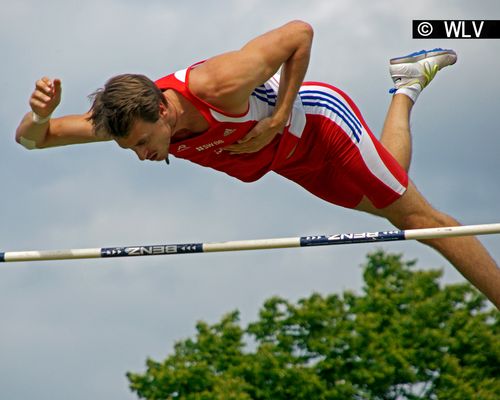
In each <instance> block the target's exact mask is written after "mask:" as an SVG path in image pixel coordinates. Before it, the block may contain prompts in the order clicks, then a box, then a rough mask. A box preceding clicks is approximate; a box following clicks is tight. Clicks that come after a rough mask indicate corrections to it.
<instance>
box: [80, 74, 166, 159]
mask: <svg viewBox="0 0 500 400" xmlns="http://www.w3.org/2000/svg"><path fill="white" fill-rule="evenodd" d="M90 97H91V98H93V103H92V107H91V109H90V117H89V120H90V121H91V123H92V125H93V127H94V130H95V132H105V133H107V134H109V135H110V136H111V137H113V139H114V140H115V141H116V142H117V143H118V144H119V145H120V146H121V147H123V148H126V149H131V150H133V151H134V152H135V153H136V154H137V156H138V157H139V159H141V160H145V159H148V160H164V159H166V157H167V156H168V147H169V144H170V137H171V135H172V131H171V126H170V123H169V120H170V118H168V116H167V115H168V111H167V108H168V107H167V101H166V99H165V96H164V95H163V93H162V91H161V90H160V89H159V88H158V87H157V86H156V85H155V84H154V82H153V81H151V80H150V79H148V78H147V77H145V76H143V75H134V74H124V75H118V76H115V77H113V78H111V79H110V80H108V81H107V82H106V84H105V85H104V88H103V89H99V90H97V91H96V92H94V93H93V94H92V95H91V96H90ZM166 116H167V117H166Z"/></svg>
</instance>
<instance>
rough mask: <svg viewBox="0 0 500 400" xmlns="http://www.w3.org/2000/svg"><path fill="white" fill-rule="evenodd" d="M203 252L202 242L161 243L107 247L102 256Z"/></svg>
mask: <svg viewBox="0 0 500 400" xmlns="http://www.w3.org/2000/svg"><path fill="white" fill-rule="evenodd" d="M186 253H203V244H202V243H189V244H163V245H162V244H160V245H152V246H127V247H105V248H102V249H101V257H103V258H107V257H133V256H160V255H167V254H186Z"/></svg>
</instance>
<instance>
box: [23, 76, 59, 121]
mask: <svg viewBox="0 0 500 400" xmlns="http://www.w3.org/2000/svg"><path fill="white" fill-rule="evenodd" d="M60 102H61V80H59V79H54V80H53V81H51V80H50V79H49V78H47V77H43V78H42V79H39V80H38V81H36V84H35V91H34V92H33V93H32V94H31V97H30V107H31V109H32V110H33V112H34V113H35V114H37V115H39V116H40V117H42V118H45V117H47V116H49V115H50V114H52V113H53V112H54V110H55V109H56V107H57V106H58V105H59V103H60Z"/></svg>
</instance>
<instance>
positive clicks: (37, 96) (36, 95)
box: [31, 90, 52, 103]
mask: <svg viewBox="0 0 500 400" xmlns="http://www.w3.org/2000/svg"><path fill="white" fill-rule="evenodd" d="M31 98H33V99H37V100H39V101H42V102H44V103H48V102H49V101H50V100H52V97H50V96H48V95H46V94H45V93H43V92H41V91H40V90H35V91H34V92H33V94H32V95H31Z"/></svg>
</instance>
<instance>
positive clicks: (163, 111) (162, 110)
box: [159, 101, 168, 118]
mask: <svg viewBox="0 0 500 400" xmlns="http://www.w3.org/2000/svg"><path fill="white" fill-rule="evenodd" d="M159 110H160V117H161V118H163V117H164V116H165V115H166V114H167V113H168V106H167V105H166V104H165V103H164V102H163V101H160V108H159Z"/></svg>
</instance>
